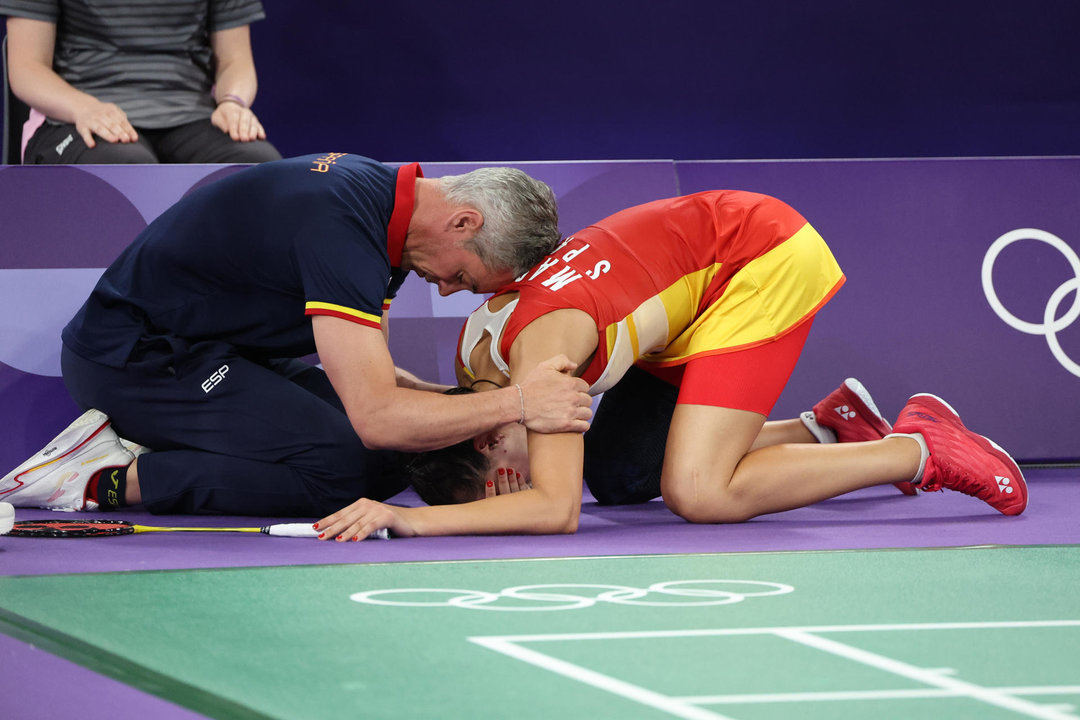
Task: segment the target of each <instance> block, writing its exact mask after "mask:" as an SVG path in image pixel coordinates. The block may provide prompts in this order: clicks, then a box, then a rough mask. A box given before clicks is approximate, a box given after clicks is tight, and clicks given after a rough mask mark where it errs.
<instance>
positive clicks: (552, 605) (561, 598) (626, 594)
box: [349, 580, 795, 612]
mask: <svg viewBox="0 0 1080 720" xmlns="http://www.w3.org/2000/svg"><path fill="white" fill-rule="evenodd" d="M725 588H727V589H725ZM736 588H741V589H736ZM794 590H795V588H793V587H792V586H790V585H784V584H783V583H774V582H765V581H760V580H669V581H667V582H658V583H653V584H652V585H650V586H649V587H647V588H635V587H628V586H626V585H594V584H587V583H555V584H550V585H518V586H516V587H509V588H505V589H503V590H500V591H499V592H488V591H486V590H460V589H457V588H394V589H387V590H367V591H364V592H358V593H353V594H352V595H350V596H349V599H350V600H352V601H353V602H358V603H366V604H368V605H390V606H395V607H457V608H466V609H469V610H499V611H508V612H539V611H545V610H578V609H580V608H587V607H592V606H593V605H596V604H597V603H601V602H604V603H612V604H615V605H633V606H637V607H703V606H707V605H731V604H733V603H738V602H742V601H743V600H745V599H747V598H751V597H766V596H770V595H785V594H787V593H790V592H794ZM566 591H570V592H566ZM425 596H428V598H425ZM432 596H434V598H432ZM664 597H671V598H687V599H677V600H664V599H662V598H664ZM500 602H501V604H496V603H500Z"/></svg>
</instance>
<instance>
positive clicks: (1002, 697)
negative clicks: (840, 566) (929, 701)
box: [774, 630, 1076, 720]
mask: <svg viewBox="0 0 1080 720" xmlns="http://www.w3.org/2000/svg"><path fill="white" fill-rule="evenodd" d="M774 634H776V635H779V636H780V637H783V638H787V639H788V640H793V641H794V642H797V643H800V644H801V645H806V646H807V647H812V648H815V649H817V650H823V651H824V652H827V653H830V654H832V655H837V656H839V657H842V658H846V659H848V660H853V661H855V662H857V663H861V664H863V665H869V666H870V667H874V668H877V669H879V670H884V671H885V672H890V673H893V674H894V675H900V676H901V677H906V678H909V679H911V680H915V681H916V682H920V683H923V684H926V685H930V686H931V687H938V688H942V689H945V690H951V691H953V692H956V693H958V694H959V695H962V696H967V697H970V698H971V699H972V700H979V701H981V702H984V703H987V704H989V705H996V706H997V707H1000V708H1005V709H1006V710H1012V711H1013V712H1018V713H1021V714H1023V715H1027V716H1028V717H1033V718H1041V720H1076V716H1075V715H1073V714H1071V713H1067V712H1062V711H1061V710H1059V709H1057V708H1054V707H1049V706H1047V705H1040V704H1038V703H1033V702H1030V701H1028V700H1024V699H1023V698H1018V697H1013V696H1011V695H1006V694H1005V693H1002V692H999V691H996V690H991V689H990V688H985V687H982V686H979V685H975V684H973V683H969V682H964V681H963V680H957V679H956V678H953V677H949V676H948V675H943V674H941V673H939V672H934V671H932V670H926V669H923V668H919V667H915V666H914V665H909V664H907V663H905V662H901V661H899V660H893V659H892V658H887V657H885V656H883V655H878V654H877V653H872V652H869V651H867V650H860V649H859V648H856V647H852V646H850V645H845V644H844V643H841V642H837V641H835V640H829V639H827V638H823V637H818V636H816V635H812V634H810V633H806V632H800V631H793V630H777V631H776V632H775V633H774Z"/></svg>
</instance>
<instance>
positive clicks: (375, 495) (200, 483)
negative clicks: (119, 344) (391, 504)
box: [61, 338, 405, 518]
mask: <svg viewBox="0 0 1080 720" xmlns="http://www.w3.org/2000/svg"><path fill="white" fill-rule="evenodd" d="M61 366H62V369H63V374H64V382H65V384H66V385H67V388H68V391H69V392H70V393H71V396H72V397H73V398H74V399H75V402H76V403H78V404H79V405H80V406H81V407H82V408H83V409H88V408H91V407H93V408H97V409H98V410H101V411H102V412H104V413H106V414H107V415H109V417H110V418H111V419H112V422H113V428H114V429H115V430H116V432H117V433H118V434H119V435H120V436H121V437H123V438H126V439H129V440H132V441H134V442H137V443H140V444H142V445H145V446H146V447H148V448H151V450H152V452H150V453H147V454H145V455H142V456H140V457H139V461H138V474H139V485H140V489H141V491H142V497H143V504H144V505H145V507H146V508H147V509H148V510H149V511H150V512H152V513H161V514H166V513H200V514H230V515H263V516H297V517H315V518H317V517H322V516H324V515H327V514H329V513H331V512H334V511H335V510H338V509H340V508H342V507H344V506H345V505H347V504H349V503H351V502H353V501H354V500H357V499H358V498H360V497H369V498H372V499H375V500H384V499H386V498H388V497H390V496H392V495H395V494H397V493H398V492H400V491H401V490H403V489H404V488H405V483H404V482H403V481H402V479H401V478H402V475H401V473H400V472H399V471H398V465H399V457H398V455H397V453H391V452H386V451H373V450H368V449H367V448H365V447H364V445H363V443H361V441H360V438H359V437H358V436H357V435H356V432H355V431H354V430H353V428H352V425H351V424H350V423H349V419H348V417H346V415H345V411H344V409H343V407H342V405H341V401H340V400H339V399H338V397H337V394H336V393H335V392H334V389H333V387H332V386H331V385H330V382H329V381H328V380H327V378H326V374H325V373H324V372H323V371H322V369H320V368H318V367H315V366H312V365H309V364H307V363H305V362H303V361H300V360H274V361H255V360H251V359H248V358H245V357H243V356H241V355H240V354H238V353H237V351H236V350H235V348H232V347H231V346H229V345H225V344H222V343H215V342H206V343H197V344H194V345H186V344H185V343H184V342H183V341H180V340H178V339H176V338H164V339H162V338H159V339H156V340H144V341H142V342H141V343H140V346H139V347H138V348H137V349H136V354H135V355H134V356H133V361H132V362H130V363H129V364H128V366H127V367H125V368H123V369H118V368H112V367H107V366H105V365H100V364H97V363H93V362H90V361H88V360H85V359H83V358H81V357H79V356H78V355H76V354H75V353H73V352H72V351H71V350H69V349H68V348H66V347H65V348H64V349H63V351H62V354H61Z"/></svg>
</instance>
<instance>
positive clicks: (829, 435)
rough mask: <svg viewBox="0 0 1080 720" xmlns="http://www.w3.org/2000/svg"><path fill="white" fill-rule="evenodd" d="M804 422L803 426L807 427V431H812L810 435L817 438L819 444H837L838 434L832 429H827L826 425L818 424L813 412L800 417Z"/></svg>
mask: <svg viewBox="0 0 1080 720" xmlns="http://www.w3.org/2000/svg"><path fill="white" fill-rule="evenodd" d="M799 419H800V420H802V424H803V425H805V426H806V429H807V430H809V431H810V434H811V435H813V436H814V437H815V438H817V441H818V442H819V443H834V442H836V433H835V432H833V429H832V428H827V427H825V426H824V425H820V424H818V421H817V418H815V417H814V411H813V410H807V411H806V412H804V413H803V414H802V415H800V416H799Z"/></svg>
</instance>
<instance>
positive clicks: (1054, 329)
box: [982, 228, 1080, 377]
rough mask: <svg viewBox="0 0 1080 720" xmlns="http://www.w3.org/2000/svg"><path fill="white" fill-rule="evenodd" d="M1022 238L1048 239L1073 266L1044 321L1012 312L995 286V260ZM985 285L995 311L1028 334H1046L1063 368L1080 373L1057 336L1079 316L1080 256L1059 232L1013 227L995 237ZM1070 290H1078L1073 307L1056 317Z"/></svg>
mask: <svg viewBox="0 0 1080 720" xmlns="http://www.w3.org/2000/svg"><path fill="white" fill-rule="evenodd" d="M1020 240H1039V241H1041V242H1044V243H1047V244H1048V245H1050V246H1051V247H1053V248H1054V249H1056V250H1057V251H1058V252H1060V253H1061V254H1062V255H1064V256H1065V260H1066V261H1067V262H1068V263H1069V265H1070V267H1072V271H1073V278H1072V279H1071V280H1066V281H1065V282H1063V283H1061V285H1059V286H1058V287H1057V289H1055V290H1054V292H1053V293H1051V295H1050V299H1049V300H1047V302H1046V308H1044V310H1043V321H1042V322H1041V323H1031V322H1025V321H1024V320H1021V319H1020V318H1018V317H1016V316H1015V315H1013V314H1012V313H1011V312H1009V311H1008V310H1006V309H1005V306H1004V305H1003V304H1002V302H1001V300H1000V299H998V296H997V292H996V291H995V290H994V261H995V260H997V256H998V255H999V254H1000V253H1001V251H1002V250H1004V249H1005V248H1006V247H1008V246H1009V245H1012V244H1013V243H1014V242H1018V241H1020ZM982 286H983V293H984V294H985V295H986V300H987V302H989V303H990V307H991V308H993V310H994V312H995V313H997V316H998V317H999V318H1001V319H1002V320H1003V321H1004V322H1005V324H1007V325H1008V326H1009V327H1011V328H1013V329H1015V330H1019V331H1020V332H1022V333H1027V334H1028V335H1042V336H1043V337H1045V338H1046V343H1047V344H1048V345H1049V346H1050V352H1051V353H1052V354H1053V355H1054V358H1055V359H1056V360H1057V361H1058V362H1059V363H1061V366H1062V367H1063V368H1065V369H1066V370H1068V371H1069V372H1071V373H1072V374H1073V375H1076V376H1077V377H1080V364H1077V363H1076V362H1075V361H1074V360H1073V359H1072V358H1070V357H1069V356H1068V355H1066V354H1065V351H1064V350H1062V349H1061V343H1060V342H1058V339H1057V334H1058V333H1059V332H1061V331H1062V330H1064V329H1065V328H1067V327H1069V326H1070V325H1072V324H1073V322H1075V321H1076V318H1078V317H1080V257H1078V256H1077V254H1076V251H1075V250H1073V249H1072V248H1071V247H1069V246H1068V245H1067V244H1066V243H1065V241H1064V240H1062V239H1061V238H1059V237H1058V236H1057V235H1054V234H1052V233H1048V232H1046V231H1045V230H1037V229H1035V228H1020V229H1017V230H1012V231H1010V232H1007V233H1005V234H1004V235H1002V236H1001V237H999V238H998V239H997V240H995V241H994V242H993V243H992V244H991V245H990V248H989V249H988V250H987V251H986V256H985V257H984V258H983V264H982ZM1069 293H1075V297H1074V298H1073V304H1072V307H1071V308H1069V311H1068V312H1066V313H1065V314H1064V315H1062V316H1061V317H1060V318H1057V319H1055V316H1056V315H1057V311H1058V307H1059V306H1060V305H1061V302H1062V300H1064V299H1065V297H1066V296H1067V295H1068V294H1069Z"/></svg>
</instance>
